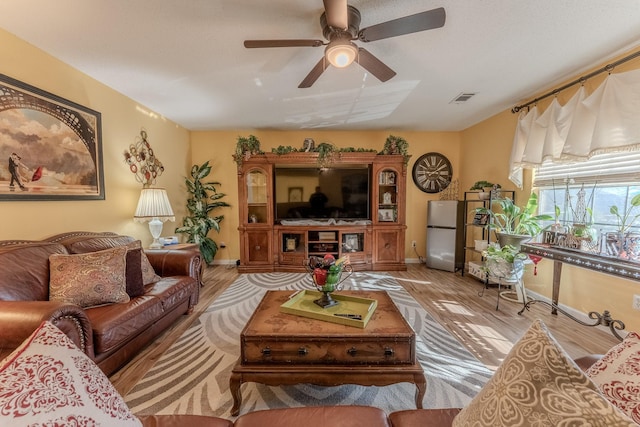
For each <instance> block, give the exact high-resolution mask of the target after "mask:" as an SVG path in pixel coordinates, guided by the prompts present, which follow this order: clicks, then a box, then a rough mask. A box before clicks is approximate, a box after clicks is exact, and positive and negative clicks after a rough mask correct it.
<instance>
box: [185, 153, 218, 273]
mask: <svg viewBox="0 0 640 427" xmlns="http://www.w3.org/2000/svg"><path fill="white" fill-rule="evenodd" d="M210 173H211V166H209V162H208V161H207V162H205V163H204V164H203V165H202V166H198V165H193V167H192V168H191V178H185V184H186V186H187V191H188V192H189V195H190V196H189V198H188V199H187V210H188V211H189V215H188V216H185V218H184V219H183V220H182V227H178V228H176V233H182V234H186V235H188V236H189V238H188V240H187V242H189V243H195V244H198V245H200V253H201V254H202V258H204V261H205V262H206V263H207V265H210V264H211V263H212V262H213V258H214V257H215V256H216V253H217V252H218V245H217V243H216V242H215V241H214V240H213V239H211V238H210V237H209V236H208V234H209V232H210V231H211V230H216V231H217V232H220V222H222V220H223V219H224V215H218V216H213V217H212V216H209V214H210V213H211V212H212V211H213V210H214V209H218V208H222V207H228V206H230V205H229V204H228V203H226V202H223V201H221V200H220V199H222V198H223V197H225V196H226V194H224V193H218V191H217V189H216V186H217V185H220V183H219V182H215V181H209V182H203V181H202V180H203V179H204V178H206V177H207V176H209V174H210Z"/></svg>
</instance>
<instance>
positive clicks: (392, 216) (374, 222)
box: [238, 152, 407, 273]
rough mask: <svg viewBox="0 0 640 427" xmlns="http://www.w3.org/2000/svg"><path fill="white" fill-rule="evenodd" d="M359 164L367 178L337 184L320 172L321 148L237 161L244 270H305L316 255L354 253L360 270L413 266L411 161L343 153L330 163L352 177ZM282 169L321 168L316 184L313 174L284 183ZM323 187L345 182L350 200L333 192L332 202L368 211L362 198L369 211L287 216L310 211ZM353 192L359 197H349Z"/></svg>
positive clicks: (332, 187) (353, 260)
mask: <svg viewBox="0 0 640 427" xmlns="http://www.w3.org/2000/svg"><path fill="white" fill-rule="evenodd" d="M354 165H358V167H359V168H360V169H362V168H363V167H364V168H366V169H365V170H368V173H367V174H365V179H364V180H360V181H358V180H353V179H351V180H349V179H347V178H345V179H343V180H342V182H337V183H331V182H327V180H328V179H329V178H330V176H331V173H330V172H328V173H325V174H324V175H322V176H320V175H321V174H320V169H319V167H318V153H314V152H309V153H305V152H296V153H288V154H281V155H279V154H276V153H265V154H257V155H252V156H250V158H248V159H244V160H243V161H242V162H241V163H240V164H238V200H239V202H240V203H239V208H238V210H239V215H240V218H239V219H240V221H239V226H238V230H239V233H240V265H239V266H238V270H239V271H240V272H243V273H244V272H258V271H305V266H306V264H308V259H309V257H310V256H325V255H326V254H327V253H329V254H331V255H333V256H334V257H335V258H339V257H342V256H345V255H348V256H349V259H350V262H351V264H352V266H353V268H354V270H380V271H392V270H406V268H407V267H406V264H405V261H404V257H405V232H406V228H407V227H406V223H405V221H406V220H405V216H406V213H405V203H406V181H407V163H406V159H405V157H404V156H402V155H378V154H377V153H375V152H341V153H340V155H339V156H335V158H334V159H332V162H331V164H330V165H329V166H328V168H329V170H331V169H334V170H335V172H338V174H336V175H340V174H341V173H342V174H345V176H346V173H345V172H344V171H346V170H355V169H356V167H355V166H354ZM283 168H291V169H295V170H303V169H307V170H309V171H315V172H316V178H315V179H316V181H315V182H312V180H311V178H310V177H309V176H310V175H311V174H308V173H307V174H304V175H301V176H300V177H298V178H295V179H292V180H291V182H283V180H282V179H281V175H277V174H276V171H277V170H281V169H283ZM340 169H342V171H341V170H340ZM276 176H277V177H278V179H276ZM366 176H369V178H368V182H367V179H366ZM359 177H360V178H362V174H360V175H359ZM365 184H366V185H365ZM318 186H319V187H321V188H323V190H324V191H325V192H329V193H331V192H333V193H336V191H335V189H336V188H337V189H341V188H344V187H345V186H346V187H347V192H342V195H343V197H344V200H342V199H341V198H339V197H336V196H335V194H330V196H333V200H334V202H333V203H334V204H336V201H337V208H338V209H341V210H342V211H345V212H362V211H363V209H360V208H362V206H363V204H362V203H361V202H358V200H365V201H366V203H365V204H364V206H365V207H366V212H365V215H366V216H365V217H364V218H362V217H360V216H358V217H356V218H353V219H349V218H347V219H342V218H340V216H337V217H335V218H331V217H329V218H319V219H317V220H316V219H315V218H304V217H303V218H300V220H299V221H297V220H296V218H291V217H290V216H286V217H284V216H281V215H282V213H283V212H285V213H288V212H293V213H304V212H305V209H308V207H307V206H308V204H307V203H308V200H309V196H310V195H311V194H312V193H313V192H314V191H315V189H316V187H318ZM362 188H364V189H365V190H364V191H362ZM349 191H351V193H349ZM349 196H351V197H354V196H355V197H356V199H351V200H349ZM357 197H360V199H358V198H357ZM327 210H328V209H327ZM358 215H362V214H361V213H359V214H358ZM278 218H287V220H278ZM289 218H291V219H289ZM325 223H326V224H325Z"/></svg>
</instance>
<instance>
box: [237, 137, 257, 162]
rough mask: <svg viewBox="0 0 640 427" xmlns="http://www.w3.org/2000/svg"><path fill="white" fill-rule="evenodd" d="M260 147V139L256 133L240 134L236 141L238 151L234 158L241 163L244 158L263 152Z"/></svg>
mask: <svg viewBox="0 0 640 427" xmlns="http://www.w3.org/2000/svg"><path fill="white" fill-rule="evenodd" d="M263 153H264V152H263V151H262V150H261V149H260V141H259V140H258V138H256V137H255V136H254V135H249V136H246V137H245V136H239V137H238V139H237V141H236V151H235V153H234V154H233V160H235V162H236V163H237V164H238V166H239V165H241V164H242V162H243V160H247V159H249V157H251V155H252V154H263Z"/></svg>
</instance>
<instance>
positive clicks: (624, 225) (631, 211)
mask: <svg viewBox="0 0 640 427" xmlns="http://www.w3.org/2000/svg"><path fill="white" fill-rule="evenodd" d="M638 206H640V193H638V194H636V195H635V196H633V198H632V199H631V202H629V206H628V207H627V210H626V211H624V212H620V209H618V206H616V205H612V206H611V207H610V208H609V212H610V213H612V214H613V215H615V217H616V221H617V222H618V232H620V233H623V234H624V233H626V232H627V231H628V230H629V227H631V226H632V225H633V224H634V223H635V222H636V220H637V219H638V218H640V211H638V212H637V213H636V211H635V208H637V207H638Z"/></svg>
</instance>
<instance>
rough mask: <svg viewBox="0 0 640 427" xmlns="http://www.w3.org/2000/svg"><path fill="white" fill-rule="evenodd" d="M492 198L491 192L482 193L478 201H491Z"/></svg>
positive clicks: (479, 194)
mask: <svg viewBox="0 0 640 427" xmlns="http://www.w3.org/2000/svg"><path fill="white" fill-rule="evenodd" d="M490 197H491V192H488V191H481V192H479V193H478V199H480V200H489V198H490Z"/></svg>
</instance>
